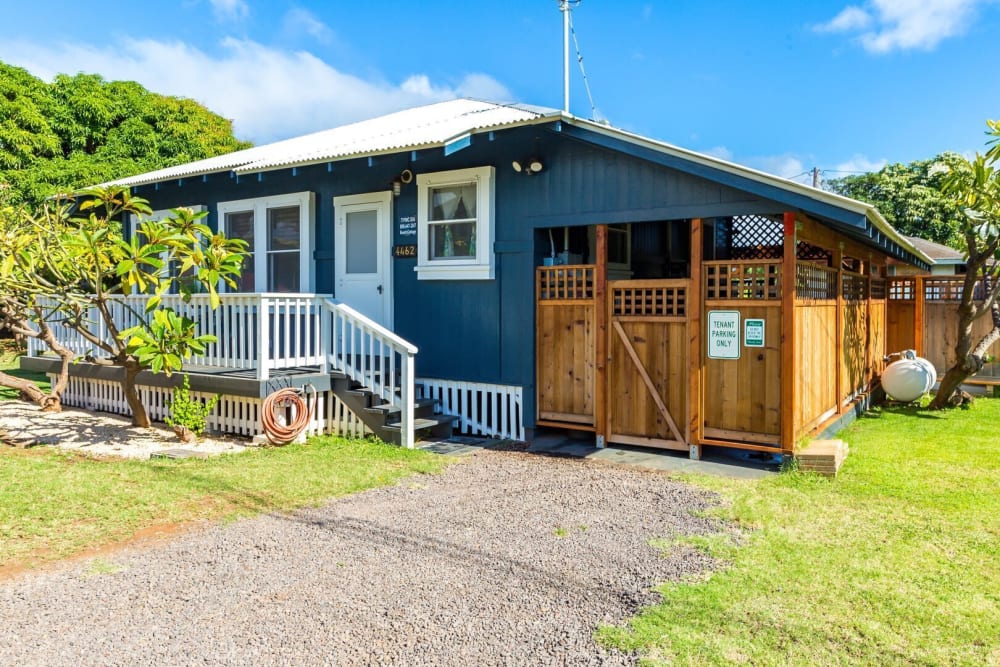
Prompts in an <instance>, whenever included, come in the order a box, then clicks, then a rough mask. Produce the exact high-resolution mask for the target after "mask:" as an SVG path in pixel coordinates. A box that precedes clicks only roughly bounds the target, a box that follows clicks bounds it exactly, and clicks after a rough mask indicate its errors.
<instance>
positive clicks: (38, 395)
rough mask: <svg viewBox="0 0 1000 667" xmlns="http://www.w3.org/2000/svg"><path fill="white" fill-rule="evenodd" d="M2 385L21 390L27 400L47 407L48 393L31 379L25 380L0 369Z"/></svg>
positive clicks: (0, 383)
mask: <svg viewBox="0 0 1000 667" xmlns="http://www.w3.org/2000/svg"><path fill="white" fill-rule="evenodd" d="M0 387H9V388H10V389H16V390H18V391H19V392H21V396H22V397H23V398H25V399H26V400H29V401H31V402H32V403H36V404H37V405H39V406H41V407H42V409H45V399H46V397H47V395H46V394H45V392H44V391H42V390H41V389H39V388H38V385H37V384H35V383H34V382H32V381H31V380H25V379H24V378H19V377H17V376H14V375H10V374H9V373H4V372H3V371H0Z"/></svg>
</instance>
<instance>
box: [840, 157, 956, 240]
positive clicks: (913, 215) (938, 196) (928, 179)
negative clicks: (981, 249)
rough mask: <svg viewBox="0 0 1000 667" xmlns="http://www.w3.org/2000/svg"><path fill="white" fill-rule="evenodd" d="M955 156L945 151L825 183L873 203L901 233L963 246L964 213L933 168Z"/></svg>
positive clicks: (851, 195)
mask: <svg viewBox="0 0 1000 667" xmlns="http://www.w3.org/2000/svg"><path fill="white" fill-rule="evenodd" d="M955 158H959V156H957V155H955V154H954V153H944V154H942V155H939V156H937V157H935V158H932V159H930V160H919V161H917V162H911V163H909V164H899V163H897V164H890V165H886V166H885V167H883V168H882V169H881V170H879V171H876V172H871V173H867V174H860V175H858V176H847V177H845V178H837V179H833V180H831V181H827V185H828V187H829V188H830V189H831V190H833V191H834V192H836V193H837V194H841V195H844V196H845V197H851V198H852V199H859V200H861V201H866V202H868V203H869V204H873V205H874V206H875V207H876V208H877V209H878V210H879V212H880V213H882V215H883V216H885V219H886V220H888V221H889V223H890V224H891V225H892V226H893V227H895V228H896V229H898V230H899V231H900V232H902V233H903V234H906V235H908V236H918V237H920V238H924V239H928V240H930V241H935V242H936V243H943V244H944V245H948V246H952V247H953V248H963V247H964V244H965V239H964V237H963V235H962V231H961V230H962V225H963V223H964V221H963V219H962V218H963V216H962V215H961V212H960V211H958V210H957V209H956V208H955V203H954V201H953V198H952V197H951V196H950V195H948V194H947V193H946V192H945V191H944V179H945V174H943V173H942V172H940V171H939V170H936V169H934V166H935V165H937V164H941V163H947V162H951V161H953V160H954V159H955ZM959 159H960V158H959Z"/></svg>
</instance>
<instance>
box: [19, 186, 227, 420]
mask: <svg viewBox="0 0 1000 667" xmlns="http://www.w3.org/2000/svg"><path fill="white" fill-rule="evenodd" d="M70 203H71V204H72V205H73V207H75V210H76V212H77V213H78V214H79V215H76V216H71V214H70V211H71V210H72V209H71V206H70V205H69V204H68V203H64V202H60V201H57V202H55V203H53V204H46V205H44V206H42V207H41V209H40V210H39V211H38V212H37V213H36V214H34V215H25V214H24V213H23V211H21V212H19V213H18V212H15V213H12V214H10V215H7V216H4V217H2V218H0V295H2V299H0V304H2V308H0V317H3V319H4V322H3V323H6V324H8V325H10V326H11V327H12V328H13V329H15V330H16V331H18V332H20V333H23V334H24V335H27V336H34V337H37V338H40V339H42V340H43V341H45V342H46V343H47V344H48V345H49V347H50V348H51V349H53V350H54V351H56V352H57V353H59V354H60V356H62V354H63V352H62V351H60V349H59V348H58V347H57V346H53V344H52V340H53V336H52V335H51V333H52V330H53V329H54V328H55V327H67V328H69V329H72V330H73V331H75V332H76V334H78V335H79V336H80V337H82V338H83V339H85V340H86V341H88V342H89V343H90V344H91V345H92V346H93V347H94V348H96V349H97V350H99V351H100V354H99V355H96V356H90V357H88V361H91V362H92V363H95V364H100V365H108V366H119V367H121V368H122V369H123V380H122V388H123V390H124V394H125V399H126V401H127V402H128V405H129V408H130V409H131V411H132V421H133V423H134V424H135V425H136V426H149V423H150V422H149V417H148V415H147V414H146V410H145V407H144V406H143V405H142V402H141V401H140V399H139V393H138V389H137V387H136V377H137V376H138V374H139V372H140V371H142V370H144V369H149V370H152V371H154V372H159V371H164V372H166V373H168V374H169V373H172V372H174V371H178V370H180V369H181V368H182V366H183V363H184V359H187V358H189V357H190V356H191V355H192V354H199V353H202V352H204V350H205V346H206V345H208V344H210V343H212V342H215V337H214V336H208V335H199V334H198V331H197V324H196V323H195V322H193V321H192V320H191V319H189V318H187V317H183V316H181V315H179V314H178V313H177V312H175V311H174V310H173V309H172V308H170V307H167V306H164V305H163V296H164V295H165V294H167V293H168V292H171V291H172V290H176V291H178V292H179V293H180V294H181V296H182V297H183V298H184V299H185V300H187V299H189V298H190V296H191V294H192V293H193V292H195V291H198V292H202V293H207V294H208V295H209V303H210V306H211V307H212V308H216V307H217V306H218V305H219V302H220V297H219V294H218V291H217V288H218V286H219V285H220V283H222V282H225V283H226V284H228V285H230V286H231V287H234V288H235V287H236V279H237V278H238V277H239V274H240V267H241V265H242V262H243V258H244V256H245V255H246V243H245V242H244V241H242V240H239V239H227V238H226V237H225V236H224V235H223V234H221V233H213V232H212V230H211V229H210V228H209V227H208V226H207V225H205V224H204V223H203V222H202V221H201V218H202V217H203V216H204V215H205V213H204V212H201V213H194V212H192V211H191V210H189V209H173V210H172V211H171V216H170V217H168V218H166V219H164V220H161V221H153V220H145V221H141V222H140V223H139V224H138V226H137V232H136V234H135V235H134V236H133V237H132V238H130V239H129V240H125V239H124V238H122V235H121V232H120V224H118V223H117V222H116V221H117V220H119V219H120V218H121V217H122V216H123V215H132V214H134V215H139V216H142V215H146V214H149V212H150V209H149V205H148V203H147V202H146V201H145V200H144V199H140V198H138V197H132V196H131V195H130V194H129V192H128V190H123V189H121V188H116V187H103V188H93V189H90V190H87V191H84V192H83V193H81V194H80V195H79V196H78V197H76V198H74V199H73V200H72V201H71V202H70ZM133 293H137V294H142V295H146V296H147V297H148V298H147V299H146V302H145V307H144V308H143V309H141V310H139V311H138V312H137V311H135V310H133V307H132V306H131V305H130V302H129V301H127V300H125V299H123V298H122V295H123V294H133ZM126 312H127V314H128V315H129V316H131V317H130V319H131V320H132V321H135V322H137V324H135V325H134V326H131V327H128V328H119V327H120V326H121V322H122V314H123V313H126ZM116 313H117V316H116ZM95 324H96V325H98V326H95ZM95 330H96V331H99V332H105V333H103V334H99V333H95ZM62 372H63V374H64V375H63V376H61V378H60V382H58V383H57V384H60V385H61V386H65V382H64V380H65V374H66V373H67V365H66V360H65V357H64V363H63V367H62ZM2 382H3V378H0V383H2Z"/></svg>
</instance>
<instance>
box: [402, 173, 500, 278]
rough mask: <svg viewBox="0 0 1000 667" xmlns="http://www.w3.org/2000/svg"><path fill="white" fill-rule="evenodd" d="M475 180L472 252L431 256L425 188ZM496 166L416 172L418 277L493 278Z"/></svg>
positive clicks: (426, 192) (428, 213) (461, 183)
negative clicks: (461, 256) (458, 256)
mask: <svg viewBox="0 0 1000 667" xmlns="http://www.w3.org/2000/svg"><path fill="white" fill-rule="evenodd" d="M469 183H475V184H476V256H475V257H469V258H464V259H455V258H449V259H431V257H430V211H429V210H428V190H429V189H430V188H436V187H442V186H447V185H465V184H469ZM495 191H496V170H495V169H494V168H493V167H489V166H487V167H472V168H470V169H454V170H451V171H438V172H433V173H430V174H418V175H417V266H416V268H415V269H414V270H415V271H416V272H417V279H418V280H493V278H494V265H495V262H494V261H493V237H494V229H495V223H494V217H495V207H494V200H495Z"/></svg>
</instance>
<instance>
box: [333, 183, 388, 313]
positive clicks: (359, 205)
mask: <svg viewBox="0 0 1000 667" xmlns="http://www.w3.org/2000/svg"><path fill="white" fill-rule="evenodd" d="M333 209H334V214H335V216H336V220H337V225H336V226H337V229H336V235H335V238H334V243H335V244H336V255H335V259H334V263H335V266H336V269H335V273H336V283H335V286H334V290H335V291H334V298H336V299H337V300H338V301H340V302H341V303H344V304H346V305H348V306H350V307H351V308H354V309H355V310H357V311H359V312H361V314H363V315H366V316H367V317H370V318H371V319H373V320H375V321H376V322H378V323H379V324H381V325H382V326H384V327H386V328H387V329H391V328H392V258H391V255H392V247H391V246H392V227H391V224H390V217H391V214H392V193H391V192H372V193H369V194H364V195H349V196H345V197H334V198H333Z"/></svg>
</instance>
